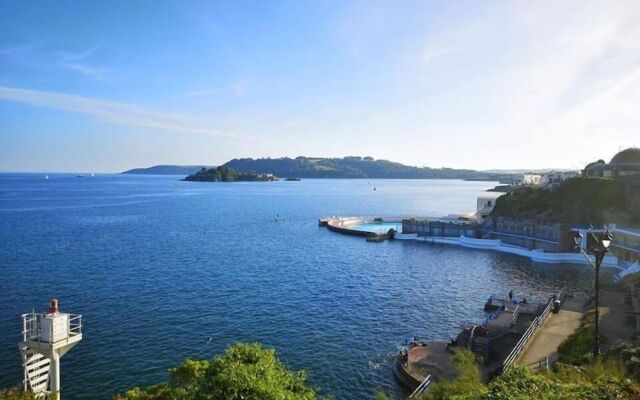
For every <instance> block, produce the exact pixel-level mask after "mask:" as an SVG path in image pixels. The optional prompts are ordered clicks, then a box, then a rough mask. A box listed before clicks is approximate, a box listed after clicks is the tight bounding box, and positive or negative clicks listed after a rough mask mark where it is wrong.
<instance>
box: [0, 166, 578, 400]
mask: <svg viewBox="0 0 640 400" xmlns="http://www.w3.org/2000/svg"><path fill="white" fill-rule="evenodd" d="M179 178H180V177H177V176H127V175H97V176H95V177H89V176H87V177H84V178H76V177H75V175H58V174H49V179H48V180H45V179H43V175H42V174H31V175H29V174H2V175H0V294H1V298H0V386H1V387H6V386H8V385H11V384H14V383H17V382H19V381H20V379H21V376H22V372H21V367H20V357H19V353H18V348H17V346H16V344H17V343H18V341H19V340H20V330H21V320H20V314H21V313H24V312H30V311H31V310H32V309H35V310H44V309H45V308H46V307H47V304H48V301H49V299H50V298H51V297H52V296H56V297H57V298H59V300H60V306H61V309H62V310H63V311H67V312H72V313H82V314H83V315H84V324H85V330H84V333H85V336H84V340H83V341H82V342H81V343H80V344H79V345H78V346H77V347H76V348H74V349H73V350H72V351H71V352H70V353H68V354H67V355H66V356H65V357H64V358H63V359H62V393H63V396H64V398H66V399H88V398H90V399H110V398H111V397H112V395H113V394H114V393H115V392H117V391H123V390H124V389H126V388H129V387H132V386H136V385H142V386H144V385H148V384H151V383H154V382H157V381H159V380H162V379H165V378H166V377H167V369H168V368H170V367H172V366H174V365H176V364H177V363H178V362H180V361H181V360H182V359H185V358H188V357H193V358H206V357H211V356H212V355H214V354H216V353H219V352H221V351H222V350H223V349H224V348H225V346H227V345H229V344H232V343H235V342H237V341H260V342H262V343H263V344H264V345H266V346H269V347H275V348H276V349H277V350H278V354H279V356H280V357H281V358H282V360H284V361H285V362H286V364H287V365H289V366H290V367H292V368H295V369H305V370H307V371H308V374H309V381H310V382H311V383H312V384H313V385H317V386H318V387H320V388H321V390H322V392H323V393H325V394H332V395H334V396H335V398H337V399H343V398H344V399H348V398H353V399H355V398H370V397H371V394H372V391H373V390H374V389H375V388H383V389H385V390H387V391H390V392H392V393H399V390H400V389H399V388H398V387H397V384H396V382H395V381H394V379H393V376H392V373H391V363H392V359H393V355H394V353H395V351H396V350H397V348H398V346H399V345H401V344H402V343H403V342H404V341H405V340H406V339H408V338H410V337H411V336H419V337H421V338H425V339H445V340H446V339H448V338H451V337H453V336H455V335H456V333H457V332H458V330H459V328H460V327H461V326H462V325H463V324H464V323H466V322H469V321H474V320H480V319H481V317H482V306H483V304H484V301H485V299H486V297H487V296H489V295H490V294H491V293H492V292H498V291H501V292H503V293H506V292H507V291H508V290H509V289H513V290H514V291H515V292H523V293H526V294H527V295H528V296H542V295H547V294H550V293H553V292H555V291H557V290H558V289H559V288H560V287H562V286H564V285H571V286H575V287H577V288H586V287H587V286H588V284H589V278H590V272H589V270H588V269H586V268H585V267H576V266H558V265H538V264H533V263H531V262H530V261H529V260H527V259H522V258H518V257H515V256H509V255H504V254H497V253H492V252H485V251H480V250H469V249H461V248H456V247H447V246H445V245H430V244H425V243H410V242H400V241H395V242H384V243H368V242H366V241H365V240H364V239H362V238H355V237H348V236H343V235H339V234H336V233H332V232H330V231H328V230H326V229H324V228H319V227H318V225H317V219H318V217H320V216H324V215H333V214H341V215H422V216H428V215H432V216H434V215H435V216H439V215H443V214H447V213H453V212H469V211H473V210H474V208H475V204H476V196H477V194H478V193H479V192H480V191H482V190H485V189H487V188H490V187H492V186H494V184H495V183H491V182H463V181H455V180H370V181H367V180H311V179H309V180H303V181H301V182H275V183H196V182H179V181H178V179H179ZM374 187H375V188H376V190H375V191H374V190H373V188H374ZM210 339H211V340H210Z"/></svg>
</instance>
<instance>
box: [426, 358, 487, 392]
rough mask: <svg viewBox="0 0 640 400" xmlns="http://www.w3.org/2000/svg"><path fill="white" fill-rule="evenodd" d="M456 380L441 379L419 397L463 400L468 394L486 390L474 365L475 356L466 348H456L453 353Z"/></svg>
mask: <svg viewBox="0 0 640 400" xmlns="http://www.w3.org/2000/svg"><path fill="white" fill-rule="evenodd" d="M453 363H454V365H455V366H456V372H457V378H456V379H454V380H446V379H441V380H438V381H436V382H434V383H433V384H432V385H431V387H430V388H429V390H428V392H427V393H425V394H424V395H422V396H421V397H420V399H423V400H447V399H456V398H465V396H467V395H469V394H470V393H475V394H478V393H482V392H484V391H485V390H486V387H485V385H484V384H483V383H482V379H481V377H480V372H479V371H478V366H477V364H476V359H475V355H474V354H473V353H472V352H471V351H469V350H468V349H466V348H462V347H456V348H454V353H453Z"/></svg>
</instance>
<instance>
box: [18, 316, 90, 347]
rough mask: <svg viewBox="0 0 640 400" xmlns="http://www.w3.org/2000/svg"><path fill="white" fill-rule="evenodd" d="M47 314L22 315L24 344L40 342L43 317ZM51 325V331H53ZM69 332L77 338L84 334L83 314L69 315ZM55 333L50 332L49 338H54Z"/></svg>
mask: <svg viewBox="0 0 640 400" xmlns="http://www.w3.org/2000/svg"><path fill="white" fill-rule="evenodd" d="M45 315H46V314H42V313H35V312H32V313H27V314H22V340H23V341H24V342H28V341H33V342H39V341H40V340H41V336H42V322H41V320H42V317H43V316H45ZM52 327H53V326H52V325H50V329H52ZM67 332H68V333H69V336H75V335H79V334H82V315H81V314H69V320H68V327H67ZM52 333H53V332H49V337H53V335H52Z"/></svg>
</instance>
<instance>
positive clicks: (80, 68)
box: [0, 44, 113, 80]
mask: <svg viewBox="0 0 640 400" xmlns="http://www.w3.org/2000/svg"><path fill="white" fill-rule="evenodd" d="M99 50H100V47H99V46H94V47H91V48H89V49H87V50H85V51H81V52H72V51H66V50H50V49H47V48H45V47H42V46H39V45H35V44H18V45H10V46H5V47H0V59H4V62H6V63H15V64H17V65H20V66H28V67H30V68H33V69H37V70H40V69H42V70H47V69H51V68H55V69H64V70H67V71H71V72H74V73H78V74H80V75H82V76H84V77H87V78H91V79H95V80H110V79H111V78H112V75H113V74H112V72H113V71H112V70H111V69H109V68H106V67H104V66H99V65H98V63H97V62H96V61H95V60H93V61H92V59H95V58H96V57H95V56H96V54H97V53H98V52H99Z"/></svg>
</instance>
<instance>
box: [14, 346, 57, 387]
mask: <svg viewBox="0 0 640 400" xmlns="http://www.w3.org/2000/svg"><path fill="white" fill-rule="evenodd" d="M19 347H20V354H21V355H22V365H23V366H24V389H25V390H30V391H32V392H33V393H35V394H36V396H37V397H44V396H46V395H48V394H49V391H48V388H49V370H50V369H51V360H49V358H47V357H45V356H44V355H42V354H40V353H36V352H35V351H33V350H32V349H31V348H29V346H28V345H26V344H25V343H21V344H20V345H19Z"/></svg>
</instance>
